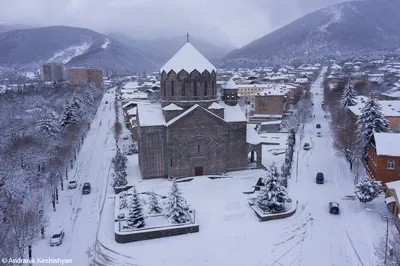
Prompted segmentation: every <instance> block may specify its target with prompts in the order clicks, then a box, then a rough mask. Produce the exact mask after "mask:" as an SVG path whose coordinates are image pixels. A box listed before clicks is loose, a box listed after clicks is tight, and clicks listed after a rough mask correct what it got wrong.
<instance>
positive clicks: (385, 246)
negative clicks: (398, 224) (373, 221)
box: [375, 232, 400, 266]
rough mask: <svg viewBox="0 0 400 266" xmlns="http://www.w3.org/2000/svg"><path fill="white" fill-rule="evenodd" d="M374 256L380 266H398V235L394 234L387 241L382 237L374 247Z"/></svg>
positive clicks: (399, 236)
mask: <svg viewBox="0 0 400 266" xmlns="http://www.w3.org/2000/svg"><path fill="white" fill-rule="evenodd" d="M375 254H376V255H377V257H378V258H379V260H380V262H381V265H384V264H385V265H386V266H399V265H400V234H399V233H398V232H394V233H393V234H392V235H391V236H390V237H388V239H387V240H386V237H382V238H381V239H380V241H379V242H378V244H377V245H376V247H375Z"/></svg>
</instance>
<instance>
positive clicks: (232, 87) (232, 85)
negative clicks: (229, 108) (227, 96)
mask: <svg viewBox="0 0 400 266" xmlns="http://www.w3.org/2000/svg"><path fill="white" fill-rule="evenodd" d="M224 89H226V90H237V89H238V86H237V85H236V83H235V81H234V80H233V78H231V79H230V80H228V82H226V84H225V86H224Z"/></svg>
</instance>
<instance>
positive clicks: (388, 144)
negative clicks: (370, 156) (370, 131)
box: [374, 133, 400, 192]
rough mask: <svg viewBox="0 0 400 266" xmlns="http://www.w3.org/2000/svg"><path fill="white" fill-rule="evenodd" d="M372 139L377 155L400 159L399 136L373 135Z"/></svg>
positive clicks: (393, 134)
mask: <svg viewBox="0 0 400 266" xmlns="http://www.w3.org/2000/svg"><path fill="white" fill-rule="evenodd" d="M374 138H375V147H376V154H377V155H383V156H395V157H400V134H398V133H374ZM399 192H400V191H399Z"/></svg>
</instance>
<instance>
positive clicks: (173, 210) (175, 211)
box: [165, 178, 190, 224]
mask: <svg viewBox="0 0 400 266" xmlns="http://www.w3.org/2000/svg"><path fill="white" fill-rule="evenodd" d="M166 205H167V206H166V209H167V211H166V213H165V216H167V218H168V219H169V220H170V221H171V222H172V223H174V224H182V223H186V222H188V221H190V216H189V214H188V213H187V210H188V209H189V208H188V206H187V204H186V201H185V199H184V198H183V197H182V193H181V191H180V189H179V187H178V183H177V182H176V179H175V178H174V180H173V182H172V186H171V191H170V193H169V195H168V200H167V204H166Z"/></svg>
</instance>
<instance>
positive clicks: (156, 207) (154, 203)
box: [149, 191, 162, 214]
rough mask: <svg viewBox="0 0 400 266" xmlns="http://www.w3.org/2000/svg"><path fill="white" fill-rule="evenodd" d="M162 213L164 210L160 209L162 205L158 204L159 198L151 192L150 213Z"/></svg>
mask: <svg viewBox="0 0 400 266" xmlns="http://www.w3.org/2000/svg"><path fill="white" fill-rule="evenodd" d="M161 212H162V208H161V207H160V203H159V202H158V198H157V195H156V193H154V191H152V192H151V194H150V202H149V213H150V214H152V213H155V214H158V213H161Z"/></svg>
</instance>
